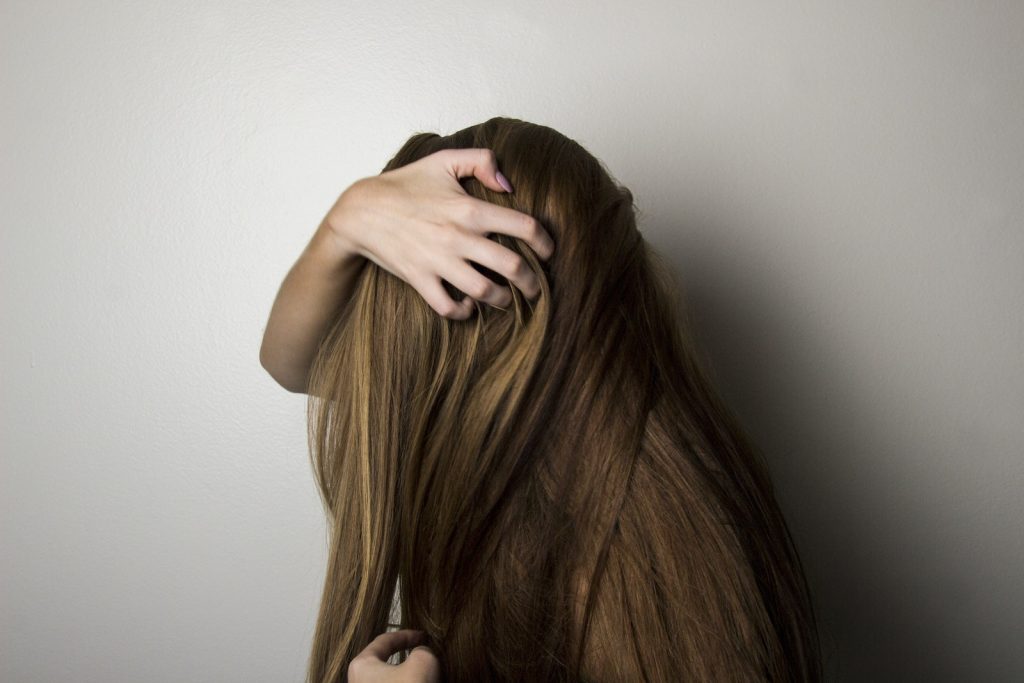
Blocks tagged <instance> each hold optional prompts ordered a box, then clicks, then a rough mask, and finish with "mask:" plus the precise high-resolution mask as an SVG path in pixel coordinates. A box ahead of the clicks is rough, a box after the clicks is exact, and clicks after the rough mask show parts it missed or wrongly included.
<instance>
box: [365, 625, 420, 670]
mask: <svg viewBox="0 0 1024 683" xmlns="http://www.w3.org/2000/svg"><path fill="white" fill-rule="evenodd" d="M422 642H423V631H417V630H415V629H411V628H405V629H401V630H400V631H388V632H386V633H382V634H380V635H379V636H377V637H376V638H374V639H373V640H372V641H370V644H369V645H367V646H366V647H365V648H363V651H362V652H360V653H359V654H362V655H369V656H371V657H376V658H377V659H379V660H380V661H382V662H387V661H388V659H389V658H390V657H391V655H393V654H395V653H396V652H398V651H399V650H408V649H410V648H413V647H415V646H417V645H420V644H421V643H422Z"/></svg>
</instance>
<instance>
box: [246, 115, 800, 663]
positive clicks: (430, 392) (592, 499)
mask: <svg viewBox="0 0 1024 683" xmlns="http://www.w3.org/2000/svg"><path fill="white" fill-rule="evenodd" d="M499 162H500V167H501V169H502V172H503V173H504V174H506V175H507V176H508V178H509V179H511V181H512V185H513V186H514V188H515V189H514V190H512V191H510V188H509V187H506V186H505V185H504V183H503V182H502V181H503V180H504V177H503V176H499V175H498V170H497V167H498V165H499ZM555 244H557V249H555V248H554V245H555ZM442 280H443V281H442ZM479 302H482V303H483V304H486V305H480V303H479ZM261 361H262V362H263V364H264V367H266V368H267V370H268V371H269V372H270V373H271V374H272V375H273V376H274V377H275V378H276V379H277V380H278V381H279V382H280V383H281V384H282V385H283V386H285V387H287V388H289V389H291V390H293V391H306V392H308V393H309V437H310V453H311V459H312V462H313V467H314V472H315V474H316V479H317V484H318V488H319V490H320V493H321V495H322V498H323V502H324V506H325V511H326V513H327V517H328V521H329V527H330V530H331V541H330V548H329V553H328V557H329V565H328V569H327V579H326V583H325V587H324V594H323V599H322V602H321V608H320V615H319V619H318V622H317V630H316V634H315V636H314V643H313V652H312V655H311V658H310V667H309V681H310V682H311V683H322V682H327V681H331V682H333V681H343V680H346V679H348V680H352V681H358V680H362V678H361V677H365V679H366V680H378V679H372V678H371V676H373V675H375V674H374V673H373V671H374V670H375V669H376V670H377V671H378V672H383V673H384V674H387V673H391V672H389V671H388V665H387V664H386V663H385V662H384V660H385V659H386V656H390V654H391V652H388V651H387V647H386V643H391V645H393V646H395V647H396V649H398V650H404V649H405V647H407V646H408V645H411V644H414V643H421V644H423V645H424V646H425V648H426V649H423V650H414V651H413V655H411V658H410V661H409V662H405V663H404V664H403V665H402V666H400V667H391V669H394V672H395V673H397V672H398V670H399V669H402V667H405V666H406V665H408V664H410V662H413V661H416V662H420V661H422V662H424V663H425V664H427V665H429V666H433V667H434V672H433V673H434V675H440V676H443V678H444V680H447V681H451V682H459V681H640V680H646V681H682V680H700V681H754V680H757V681H763V680H771V681H809V680H818V679H820V662H819V653H818V643H817V633H816V630H815V626H814V616H813V609H812V604H811V599H810V596H809V593H808V590H807V585H806V581H805V579H804V576H803V572H802V569H801V567H800V562H799V558H798V556H797V553H796V550H795V548H794V547H793V544H792V542H791V539H790V537H789V533H788V530H787V528H786V524H785V520H784V519H783V516H782V513H781V511H780V509H779V507H778V504H777V502H776V501H775V498H774V494H773V491H772V485H771V480H770V477H769V474H768V472H767V469H766V467H765V465H764V463H763V461H762V460H761V457H760V455H759V454H758V453H757V451H756V449H755V448H754V447H753V446H752V445H751V444H750V443H749V441H748V440H747V439H746V437H745V436H744V434H743V432H742V430H741V428H740V427H739V426H738V424H737V422H736V420H735V419H734V418H733V416H732V415H731V413H730V412H729V411H728V409H727V408H726V407H725V406H724V405H723V404H722V403H721V401H720V400H719V399H718V397H717V394H716V393H715V391H714V390H713V388H712V386H711V385H710V384H709V382H708V380H707V378H706V375H705V372H704V371H703V369H702V367H701V363H700V360H699V358H698V354H697V352H696V350H695V348H694V345H693V342H692V339H691V337H690V336H689V335H688V334H687V333H686V329H685V327H684V326H683V325H682V321H681V320H680V319H679V314H678V299H677V298H676V295H675V290H674V287H673V282H672V279H671V277H669V275H668V271H667V270H666V269H665V267H664V265H663V264H662V263H661V261H660V260H659V258H658V257H657V255H656V254H655V253H654V252H653V251H652V250H651V249H650V247H649V245H648V244H647V242H646V241H645V240H644V239H643V238H642V236H641V235H640V233H639V232H638V230H637V227H636V218H635V207H634V205H633V198H632V195H631V194H630V192H629V190H627V189H626V188H624V187H622V186H620V185H618V184H617V183H616V182H615V181H614V180H613V178H612V176H611V175H610V174H609V173H608V172H607V171H606V170H605V168H604V167H603V165H602V164H601V163H600V162H599V161H598V160H597V159H596V158H595V157H593V156H592V155H591V154H590V153H589V152H587V151H586V150H584V149H583V148H582V147H581V146H580V145H579V144H577V143H576V142H575V141H573V140H571V139H569V138H567V137H565V136H563V135H561V134H560V133H558V132H557V131H554V130H552V129H551V128H548V127H545V126H538V125H535V124H531V123H527V122H524V121H520V120H516V119H508V118H494V119H491V120H489V121H487V122H485V123H482V124H479V125H476V126H472V127H469V128H466V129H464V130H461V131H459V132H457V133H454V134H452V135H449V136H446V137H441V136H438V135H435V134H430V133H422V134H417V135H414V136H413V137H412V138H410V139H409V140H408V141H407V142H406V144H405V145H404V146H403V147H402V149H401V150H400V151H399V152H398V154H397V155H396V156H395V157H394V158H393V159H392V160H391V161H390V162H389V163H388V164H387V166H386V167H385V169H384V172H383V173H382V174H381V175H380V176H378V177H376V178H368V179H363V180H360V181H358V182H357V183H355V184H354V185H353V186H352V187H350V188H349V189H348V190H346V191H345V193H343V194H342V196H341V197H340V198H339V200H338V202H337V203H336V204H335V206H334V207H333V208H332V210H331V211H330V212H329V213H328V215H327V216H326V217H325V219H324V222H323V223H322V225H321V226H320V228H319V229H318V231H317V234H316V235H314V238H313V240H312V241H311V243H310V245H309V246H308V247H307V249H306V251H305V252H304V253H303V255H302V257H300V259H299V262H298V263H297V264H296V266H295V267H293V269H292V271H291V272H290V273H289V275H288V278H286V280H285V283H284V284H283V285H282V288H281V291H280V292H279V294H278V299H277V301H275V304H274V308H273V309H272V311H271V319H270V321H269V322H268V326H267V331H266V336H265V338H264V345H263V349H262V350H261ZM396 588H397V593H398V596H399V597H400V605H401V613H400V616H399V618H398V622H399V623H398V624H393V623H392V617H391V615H392V607H393V598H394V596H395V592H396ZM389 625H398V626H402V627H404V629H409V630H413V629H414V630H416V631H419V632H420V633H419V636H418V638H419V639H418V640H416V636H415V634H404V635H401V636H395V635H390V634H385V635H384V636H378V634H380V633H381V632H382V631H384V630H385V629H386V627H388V626H389ZM375 637H379V638H383V639H384V640H375ZM403 638H405V640H402V639H403ZM367 643H375V645H370V646H368V645H367ZM368 650H369V652H368ZM385 653H386V656H385ZM417 653H419V655H417ZM429 666H428V667H427V668H429ZM381 667H384V668H383V669H382V668H381ZM428 673H429V672H428ZM380 680H383V679H380ZM405 680H409V679H405Z"/></svg>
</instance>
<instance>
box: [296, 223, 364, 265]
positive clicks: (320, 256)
mask: <svg viewBox="0 0 1024 683" xmlns="http://www.w3.org/2000/svg"><path fill="white" fill-rule="evenodd" d="M304 256H305V258H307V259H308V260H311V261H312V262H314V263H315V264H317V267H319V268H322V269H324V270H326V271H328V272H329V273H331V274H336V273H341V272H343V271H346V270H348V269H350V267H351V266H352V265H353V264H355V263H357V262H358V261H361V260H362V259H363V256H362V252H361V251H360V250H359V246H358V245H357V244H356V243H355V242H353V241H352V239H351V238H350V237H349V236H348V235H346V234H344V233H342V232H340V231H338V230H337V229H336V228H335V227H333V226H332V225H331V224H330V223H329V222H328V221H327V220H326V219H324V221H323V222H321V223H320V225H319V227H317V229H316V232H315V233H314V234H313V238H312V239H311V240H310V241H309V246H308V247H307V248H306V253H305V254H304Z"/></svg>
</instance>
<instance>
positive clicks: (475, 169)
mask: <svg viewBox="0 0 1024 683" xmlns="http://www.w3.org/2000/svg"><path fill="white" fill-rule="evenodd" d="M442 157H443V159H444V162H445V163H446V164H447V165H448V168H449V169H450V170H451V172H452V175H454V176H455V177H456V178H465V177H466V176H474V177H475V178H476V179H477V180H479V181H480V182H481V183H483V184H484V185H486V186H487V187H489V188H490V189H492V190H494V191H495V192H511V191H512V185H511V184H508V180H507V179H506V178H505V176H503V175H501V172H500V171H498V160H497V157H495V155H494V150H491V149H487V148H486V147H471V148H468V149H447V150H444V151H443V153H442ZM502 180H504V181H505V182H504V183H503V182H502Z"/></svg>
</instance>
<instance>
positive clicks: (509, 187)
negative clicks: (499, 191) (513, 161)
mask: <svg viewBox="0 0 1024 683" xmlns="http://www.w3.org/2000/svg"><path fill="white" fill-rule="evenodd" d="M494 175H495V177H496V178H497V179H498V184H499V185H501V186H502V187H503V188H505V192H511V191H512V183H510V182H509V181H508V178H506V177H505V176H504V175H503V174H502V172H501V171H498V172H497V173H495V174H494Z"/></svg>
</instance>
